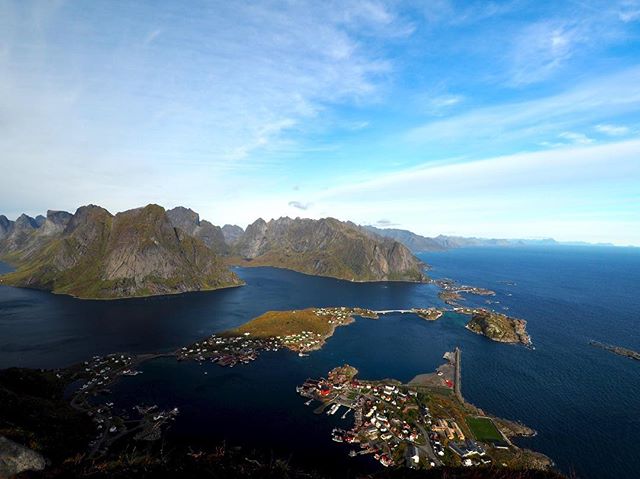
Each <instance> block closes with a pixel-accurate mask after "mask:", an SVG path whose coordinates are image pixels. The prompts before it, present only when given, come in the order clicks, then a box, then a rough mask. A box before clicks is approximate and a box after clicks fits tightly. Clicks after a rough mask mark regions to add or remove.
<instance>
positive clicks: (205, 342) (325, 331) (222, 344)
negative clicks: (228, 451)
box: [175, 306, 531, 367]
mask: <svg viewBox="0 0 640 479" xmlns="http://www.w3.org/2000/svg"><path fill="white" fill-rule="evenodd" d="M453 311H454V312H457V313H462V314H469V315H471V316H472V318H471V320H470V321H469V322H468V323H467V326H466V327H467V329H469V330H470V331H473V332H475V333H478V334H483V335H485V336H487V337H488V338H489V339H492V340H494V341H499V342H503V343H522V344H524V345H526V346H530V345H531V340H530V338H529V336H528V334H527V333H526V330H525V325H526V321H524V320H521V319H515V318H511V317H508V316H505V315H503V314H500V313H496V312H493V311H489V310H485V309H470V308H462V307H458V308H454V310H453ZM392 313H398V314H414V315H416V316H418V317H420V318H422V319H426V320H428V321H435V320H437V319H439V318H441V317H442V316H443V315H444V313H445V310H442V309H438V308H435V307H429V308H410V309H390V310H380V311H374V310H371V309H366V308H360V307H346V306H340V307H329V308H306V309H299V310H291V311H267V312H266V313H264V314H262V315H260V316H258V317H256V318H254V319H252V320H251V321H249V322H247V323H245V324H243V325H242V326H240V327H238V328H235V329H230V330H227V331H224V332H222V333H214V334H211V335H210V336H208V337H206V338H204V339H202V340H199V341H196V342H195V343H192V344H190V345H188V346H184V347H182V348H180V349H179V350H177V351H175V356H176V358H177V359H178V360H179V361H184V360H194V361H198V362H201V363H202V362H204V361H212V362H215V363H217V364H218V365H220V366H228V367H234V366H236V365H238V364H247V363H249V362H251V361H254V360H256V359H257V358H258V356H259V354H260V353H261V352H263V351H278V350H279V349H288V350H290V351H293V352H295V353H298V355H299V356H300V357H305V356H308V355H309V353H311V352H313V351H317V350H319V349H321V348H322V347H323V346H324V345H325V344H326V341H327V340H328V339H329V338H330V337H331V336H333V334H334V332H335V330H336V328H338V327H340V326H348V325H349V324H351V323H353V322H354V321H355V318H356V317H362V318H368V319H378V318H379V317H380V316H384V315H386V314H392Z"/></svg>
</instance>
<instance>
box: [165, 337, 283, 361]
mask: <svg viewBox="0 0 640 479" xmlns="http://www.w3.org/2000/svg"><path fill="white" fill-rule="evenodd" d="M249 336H250V335H249V333H245V335H242V336H218V335H215V334H213V335H211V336H210V337H209V338H207V339H205V340H203V341H201V342H197V343H194V344H192V345H191V346H185V347H183V348H181V349H179V350H178V351H176V358H177V359H178V361H184V360H189V359H191V360H194V361H199V362H201V363H202V362H204V361H211V362H214V363H217V364H219V365H220V366H228V367H233V366H235V365H236V364H239V363H242V364H247V363H250V362H251V361H254V360H255V359H256V358H257V357H258V354H259V352H260V351H277V350H278V349H279V348H281V347H282V346H283V345H282V341H280V339H279V338H267V339H263V338H251V337H249Z"/></svg>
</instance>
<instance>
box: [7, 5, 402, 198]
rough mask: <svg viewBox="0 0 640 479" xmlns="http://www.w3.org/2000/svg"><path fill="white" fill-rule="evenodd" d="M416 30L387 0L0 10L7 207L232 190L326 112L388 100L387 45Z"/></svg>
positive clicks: (292, 145) (277, 157) (9, 7)
mask: <svg viewBox="0 0 640 479" xmlns="http://www.w3.org/2000/svg"><path fill="white" fill-rule="evenodd" d="M405 23H406V22H404V21H403V20H402V19H399V18H398V17H397V16H396V15H395V14H394V12H393V11H392V10H391V9H390V8H388V7H387V6H386V5H385V3H384V2H378V1H373V0H368V1H360V2H353V3H349V4H348V5H347V4H343V3H342V2H329V3H322V4H317V3H304V4H303V3H297V2H283V3H255V2H250V1H247V2H233V4H231V3H224V2H216V3H206V2H205V3H203V4H190V5H188V6H184V7H179V6H175V7H172V8H169V7H167V6H156V5H150V6H148V7H147V6H144V5H142V4H132V3H126V2H125V3H124V4H117V5H114V4H102V3H98V2H95V3H91V4H90V5H83V6H79V5H74V4H68V3H59V4H58V3H54V2H45V4H43V3H42V2H31V1H24V2H11V1H8V2H0V128H1V129H2V134H1V135H0V158H2V159H1V160H0V161H2V177H3V184H4V185H5V186H4V187H3V189H2V191H0V204H2V205H3V208H4V209H9V208H11V209H14V208H15V209H18V208H20V209H23V208H25V209H26V208H29V207H30V204H35V203H39V204H41V205H42V204H46V205H53V204H54V203H56V202H58V201H64V202H65V204H71V205H77V204H82V203H86V202H90V201H91V202H103V203H104V204H105V205H106V206H110V207H111V208H112V209H114V210H117V209H120V208H121V207H123V206H131V203H132V202H133V201H137V200H136V199H135V198H136V197H138V196H139V197H140V198H144V199H143V200H141V201H142V202H148V201H158V197H161V198H162V197H163V196H164V197H165V198H169V199H170V197H171V195H173V194H175V195H176V196H178V195H180V194H181V195H182V197H183V200H182V201H184V202H189V198H190V197H195V196H196V195H197V194H198V193H199V192H203V191H205V192H206V191H215V192H217V193H219V194H221V193H224V192H225V191H227V190H228V189H230V188H232V186H230V185H234V183H233V181H230V180H229V178H228V175H229V174H230V173H233V172H237V173H238V174H241V173H243V172H246V171H247V170H248V169H251V168H262V167H264V166H265V165H270V164H271V163H272V162H278V161H282V157H283V155H282V154H281V153H280V152H281V151H283V150H285V151H290V150H293V149H295V147H296V145H295V143H293V142H292V141H291V140H290V139H289V138H288V135H287V134H288V133H289V132H291V131H293V130H297V131H299V130H303V129H304V128H305V127H306V126H305V125H306V124H307V123H308V122H309V121H311V120H314V119H316V118H318V117H319V116H321V115H323V113H324V111H325V110H326V109H328V108H331V107H333V106H334V105H337V104H344V103H352V102H367V101H369V100H370V99H373V100H375V97H376V95H377V92H378V85H379V83H380V82H381V81H382V80H384V78H385V77H386V75H388V74H389V72H390V70H391V63H390V62H389V60H387V59H386V58H385V57H384V56H383V55H382V54H381V52H380V51H379V50H378V49H376V48H375V45H376V44H377V42H380V41H383V40H384V39H387V38H389V37H397V36H398V35H401V34H408V33H410V31H411V28H405V27H407V25H406V24H405ZM132 25H135V28H133V27H132ZM363 31H364V32H366V34H367V35H368V38H369V41H368V42H367V43H364V42H362V41H361V39H360V38H359V35H360V34H362V32H363ZM36 172H37V174H38V176H39V178H40V179H42V180H43V181H44V183H43V185H42V187H41V188H39V189H38V191H35V190H34V189H33V188H32V177H31V176H32V175H33V174H34V173H36ZM168 185H171V187H168ZM178 186H180V187H181V188H184V189H183V190H181V191H177V187H178ZM234 187H235V185H234ZM132 190H135V192H136V193H133V192H132Z"/></svg>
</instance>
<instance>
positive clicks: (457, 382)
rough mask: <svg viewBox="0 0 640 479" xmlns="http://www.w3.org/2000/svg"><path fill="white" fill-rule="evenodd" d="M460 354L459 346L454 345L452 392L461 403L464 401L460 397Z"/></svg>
mask: <svg viewBox="0 0 640 479" xmlns="http://www.w3.org/2000/svg"><path fill="white" fill-rule="evenodd" d="M461 356H462V352H461V351H460V348H459V347H457V346H456V350H455V368H456V372H455V380H454V382H453V392H454V393H455V395H456V397H457V398H458V400H459V401H460V402H461V403H464V398H463V397H462V381H461V379H460V368H461V364H460V362H461Z"/></svg>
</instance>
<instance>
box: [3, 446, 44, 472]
mask: <svg viewBox="0 0 640 479" xmlns="http://www.w3.org/2000/svg"><path fill="white" fill-rule="evenodd" d="M45 465H46V462H45V459H44V457H42V456H41V455H40V454H38V453H37V452H35V451H33V450H31V449H29V448H28V447H24V446H22V445H20V444H18V443H16V442H13V441H10V440H9V439H7V438H6V437H3V436H0V478H5V477H11V476H14V475H16V474H20V473H21V472H24V471H41V470H42V469H44V467H45Z"/></svg>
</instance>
